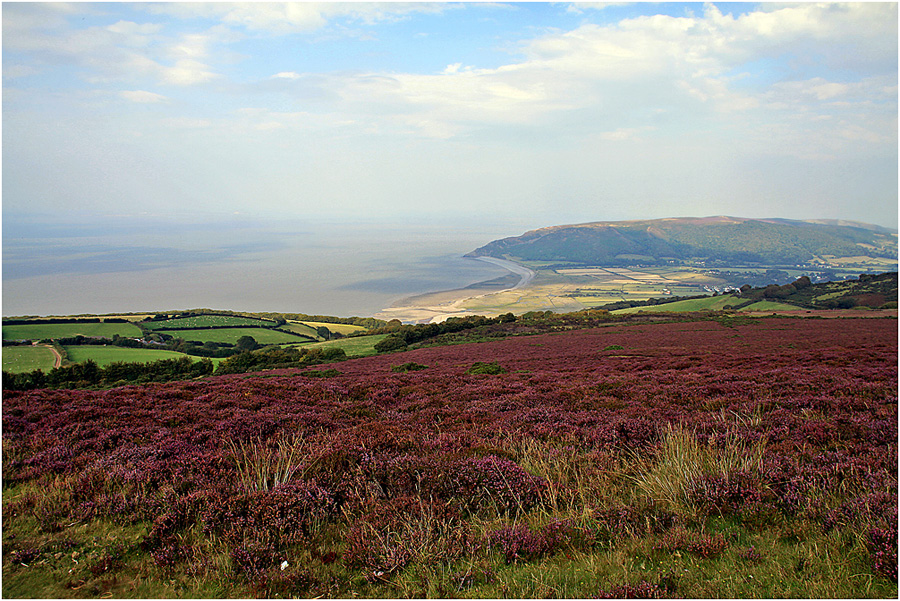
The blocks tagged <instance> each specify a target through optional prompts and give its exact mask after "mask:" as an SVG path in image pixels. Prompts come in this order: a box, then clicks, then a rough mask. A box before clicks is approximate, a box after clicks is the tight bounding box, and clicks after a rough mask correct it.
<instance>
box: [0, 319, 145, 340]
mask: <svg viewBox="0 0 900 601" xmlns="http://www.w3.org/2000/svg"><path fill="white" fill-rule="evenodd" d="M79 334H80V335H82V336H87V337H96V338H100V337H103V338H112V337H113V336H114V335H115V334H118V335H119V336H122V337H123V338H140V337H142V336H143V334H142V333H141V329H140V328H139V327H137V326H136V325H134V324H130V323H50V324H41V323H34V324H24V325H15V326H3V339H4V340H44V339H46V338H72V337H74V336H78V335H79Z"/></svg>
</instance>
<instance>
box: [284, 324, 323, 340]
mask: <svg viewBox="0 0 900 601" xmlns="http://www.w3.org/2000/svg"><path fill="white" fill-rule="evenodd" d="M278 329H279V330H286V331H288V332H295V333H297V334H303V335H304V336H312V337H313V338H319V333H318V332H316V328H315V327H314V326H310V325H307V324H305V323H300V322H299V321H289V322H287V323H286V324H285V325H283V326H281V327H280V328H278Z"/></svg>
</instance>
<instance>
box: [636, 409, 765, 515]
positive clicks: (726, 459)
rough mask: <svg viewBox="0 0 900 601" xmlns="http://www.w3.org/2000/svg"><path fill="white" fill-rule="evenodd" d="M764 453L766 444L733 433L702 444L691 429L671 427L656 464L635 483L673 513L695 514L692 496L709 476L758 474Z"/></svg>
mask: <svg viewBox="0 0 900 601" xmlns="http://www.w3.org/2000/svg"><path fill="white" fill-rule="evenodd" d="M716 442H718V444H715V443H716ZM763 452H764V443H763V442H756V443H753V444H747V443H746V442H744V441H743V440H741V439H740V438H738V437H737V436H734V435H731V434H726V435H725V436H724V438H723V439H721V440H720V441H715V440H712V441H710V444H707V445H701V444H700V443H699V442H698V441H697V438H696V437H695V436H694V434H693V433H692V432H691V431H690V430H688V429H686V428H684V427H682V426H680V425H676V426H673V425H671V424H669V425H667V426H666V428H665V431H664V434H663V436H662V442H661V443H660V445H659V448H658V450H657V453H656V456H655V458H654V460H653V462H652V463H651V464H650V465H649V466H648V467H647V469H645V470H644V471H643V472H642V473H640V474H639V475H638V476H637V477H635V478H634V482H635V484H636V485H637V489H638V490H639V491H640V492H642V493H643V494H644V495H646V496H647V497H649V498H650V499H651V500H653V501H655V502H659V503H662V504H663V505H665V506H668V507H669V508H670V509H672V510H682V511H685V510H686V511H688V512H693V510H694V509H695V508H694V507H693V505H694V504H693V502H692V500H691V494H690V493H691V491H692V487H693V486H694V485H695V484H697V483H699V482H701V481H703V479H704V478H706V477H708V476H720V477H728V476H730V475H733V474H743V473H753V472H757V471H758V470H759V469H760V468H761V467H762V459H763Z"/></svg>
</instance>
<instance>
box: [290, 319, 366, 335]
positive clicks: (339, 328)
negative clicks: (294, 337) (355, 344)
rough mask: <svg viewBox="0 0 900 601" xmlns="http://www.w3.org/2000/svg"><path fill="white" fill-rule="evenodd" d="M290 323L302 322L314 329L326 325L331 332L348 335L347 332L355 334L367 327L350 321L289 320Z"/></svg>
mask: <svg viewBox="0 0 900 601" xmlns="http://www.w3.org/2000/svg"><path fill="white" fill-rule="evenodd" d="M289 323H301V324H306V325H308V326H311V327H312V328H313V329H314V330H315V329H316V328H318V327H320V326H325V327H326V328H328V329H329V331H331V332H337V333H338V334H343V335H344V336H346V335H347V334H354V333H356V332H365V331H366V328H364V327H362V326H355V325H353V324H349V323H325V322H324V321H299V322H293V321H292V322H289Z"/></svg>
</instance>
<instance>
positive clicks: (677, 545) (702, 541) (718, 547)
mask: <svg viewBox="0 0 900 601" xmlns="http://www.w3.org/2000/svg"><path fill="white" fill-rule="evenodd" d="M727 547H728V541H726V540H725V537H724V536H722V535H721V534H702V533H699V532H691V531H689V530H685V529H683V528H675V529H673V530H670V531H669V532H667V533H666V534H664V535H663V536H662V538H660V540H659V542H658V543H656V545H655V546H654V549H656V550H661V551H669V552H672V551H688V552H690V553H693V554H694V555H697V556H698V557H701V558H703V559H709V558H712V557H718V556H719V555H721V553H722V551H724V550H725V549H726V548H727Z"/></svg>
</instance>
